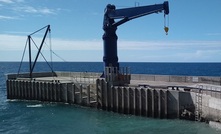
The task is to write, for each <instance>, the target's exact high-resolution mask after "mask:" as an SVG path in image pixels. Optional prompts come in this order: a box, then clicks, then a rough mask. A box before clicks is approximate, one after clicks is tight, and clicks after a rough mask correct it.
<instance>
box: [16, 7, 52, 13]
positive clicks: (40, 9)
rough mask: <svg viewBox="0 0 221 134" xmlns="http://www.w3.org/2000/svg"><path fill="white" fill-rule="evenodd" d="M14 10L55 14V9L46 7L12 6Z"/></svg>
mask: <svg viewBox="0 0 221 134" xmlns="http://www.w3.org/2000/svg"><path fill="white" fill-rule="evenodd" d="M14 10H15V11H18V12H25V13H34V14H56V10H54V9H50V8H47V7H33V6H19V7H16V8H14Z"/></svg>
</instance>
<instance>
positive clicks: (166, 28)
mask: <svg viewBox="0 0 221 134" xmlns="http://www.w3.org/2000/svg"><path fill="white" fill-rule="evenodd" d="M164 31H165V32H166V35H168V31H169V27H166V26H164Z"/></svg>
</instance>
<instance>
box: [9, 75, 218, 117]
mask: <svg viewBox="0 0 221 134" xmlns="http://www.w3.org/2000/svg"><path fill="white" fill-rule="evenodd" d="M53 75H54V77H52V75H51V74H50V73H34V74H33V77H34V79H30V78H28V74H22V77H19V78H17V75H15V74H9V75H7V82H6V83H7V98H8V99H19V100H32V101H34V100H37V101H46V102H57V103H68V104H76V105H82V106H88V107H97V108H99V109H103V110H107V111H113V112H118V113H122V114H133V115H137V116H145V117H153V118H187V119H194V120H198V121H202V120H211V121H221V101H220V100H221V86H220V85H221V82H220V78H217V77H199V76H198V77H196V76H161V75H159V76H156V75H138V74H134V75H131V81H130V84H128V85H122V86H119V85H118V86H115V85H113V83H115V82H114V81H113V79H114V77H112V76H110V78H111V79H110V80H112V81H111V82H108V81H105V79H100V78H99V76H100V74H96V73H95V74H93V73H88V74H87V75H86V74H85V73H75V72H68V73H66V72H56V73H55V74H53ZM82 77H83V78H82ZM127 78H130V76H129V75H127ZM126 80H127V82H128V79H126ZM111 83H112V84H111ZM115 84H116V83H115Z"/></svg>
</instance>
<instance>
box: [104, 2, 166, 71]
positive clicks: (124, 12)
mask: <svg viewBox="0 0 221 134" xmlns="http://www.w3.org/2000/svg"><path fill="white" fill-rule="evenodd" d="M162 11H164V14H166V15H168V14H169V4H168V1H165V2H164V3H163V4H155V5H149V6H140V7H132V8H124V9H116V7H115V6H114V5H111V4H108V5H107V6H106V10H105V13H104V20H103V30H104V35H103V44H104V56H103V61H104V66H105V67H117V68H119V63H118V56H117V39H118V37H117V35H116V30H117V27H118V26H120V25H121V24H123V23H125V22H127V21H129V20H132V19H135V18H139V17H142V16H145V15H149V14H152V13H158V12H162ZM115 19H121V20H119V21H117V22H115Z"/></svg>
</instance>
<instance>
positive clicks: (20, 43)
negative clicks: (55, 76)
mask: <svg viewBox="0 0 221 134" xmlns="http://www.w3.org/2000/svg"><path fill="white" fill-rule="evenodd" d="M163 2H164V1H163V0H148V1H147V0H127V1H125V0H65V1H64V0H0V61H20V60H21V57H22V52H23V49H24V46H25V42H26V38H27V35H28V34H30V33H32V32H34V31H35V30H38V29H39V28H41V27H44V26H46V25H48V24H50V25H51V30H52V31H51V43H50V40H49V39H48V38H47V40H46V44H45V46H44V48H43V54H44V55H45V57H46V58H47V59H48V60H50V54H49V48H50V44H51V45H52V49H53V51H54V52H55V53H56V54H57V55H59V56H60V57H62V58H63V59H65V60H66V61H101V62H102V58H103V43H102V35H103V30H102V23H103V14H104V8H105V7H106V5H107V4H109V3H110V4H114V5H116V7H117V8H126V7H134V6H135V3H139V5H140V6H144V5H152V4H161V3H163ZM220 5H221V0H212V1H209V0H169V6H170V14H169V33H168V35H166V34H165V32H164V30H163V28H164V14H163V13H159V14H151V15H148V16H144V17H141V18H137V19H135V20H131V21H129V22H127V23H125V24H123V25H121V26H119V27H118V30H117V35H118V57H119V61H120V62H221V58H220V57H221V25H220V24H221V14H220V13H221V8H220ZM43 33H44V31H42V32H40V33H39V34H37V35H35V36H33V39H34V40H35V41H36V43H37V44H39V43H40V40H41V37H42V36H43ZM35 54H36V50H35V49H33V57H34V56H35ZM25 57H26V58H25V60H28V55H27V52H26V55H25ZM52 59H53V61H61V59H60V58H58V57H57V56H55V55H53V58H52ZM39 60H43V58H40V59H39Z"/></svg>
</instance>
